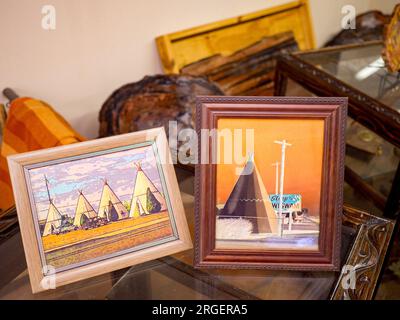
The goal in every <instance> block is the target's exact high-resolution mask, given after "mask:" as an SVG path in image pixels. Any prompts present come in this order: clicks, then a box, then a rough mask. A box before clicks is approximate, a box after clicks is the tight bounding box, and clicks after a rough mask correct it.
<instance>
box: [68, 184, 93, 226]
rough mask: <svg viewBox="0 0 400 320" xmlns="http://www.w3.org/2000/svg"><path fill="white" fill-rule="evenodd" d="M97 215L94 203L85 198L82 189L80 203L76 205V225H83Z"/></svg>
mask: <svg viewBox="0 0 400 320" xmlns="http://www.w3.org/2000/svg"><path fill="white" fill-rule="evenodd" d="M96 217H97V214H96V211H94V209H93V207H92V205H91V204H90V203H89V201H88V200H87V199H86V198H85V196H84V195H83V194H82V191H81V192H80V194H79V198H78V204H77V205H76V210H75V218H74V225H75V226H77V227H81V226H82V225H83V224H84V223H85V221H87V220H90V219H93V218H96Z"/></svg>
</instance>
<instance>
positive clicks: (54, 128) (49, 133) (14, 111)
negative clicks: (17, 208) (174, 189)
mask: <svg viewBox="0 0 400 320" xmlns="http://www.w3.org/2000/svg"><path fill="white" fill-rule="evenodd" d="M84 140H86V139H85V138H84V137H82V136H81V135H79V134H78V133H77V132H76V131H75V130H74V129H73V128H72V127H71V126H70V125H69V124H68V122H67V121H66V120H65V119H64V118H63V117H62V116H61V115H59V114H58V113H57V112H55V111H54V109H53V108H52V107H51V106H49V105H48V104H46V103H45V102H43V101H40V100H36V99H32V98H18V99H16V100H14V101H13V102H12V103H11V106H10V110H9V113H8V116H7V121H6V124H5V127H4V131H3V142H2V145H1V152H0V217H1V212H4V211H5V210H7V209H9V208H10V207H12V206H13V205H14V197H13V192H12V187H11V180H10V175H9V172H8V165H7V156H9V155H12V154H16V153H21V152H27V151H33V150H39V149H45V148H51V147H55V146H60V145H65V144H71V143H75V142H80V141H84Z"/></svg>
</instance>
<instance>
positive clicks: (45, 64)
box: [0, 0, 397, 138]
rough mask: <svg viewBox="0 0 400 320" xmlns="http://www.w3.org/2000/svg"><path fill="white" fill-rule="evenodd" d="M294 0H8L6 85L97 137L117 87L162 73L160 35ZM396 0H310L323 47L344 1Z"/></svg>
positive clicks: (0, 28)
mask: <svg viewBox="0 0 400 320" xmlns="http://www.w3.org/2000/svg"><path fill="white" fill-rule="evenodd" d="M289 1H290V0H268V1H267V0H201V1H200V0H145V1H142V0H45V1H43V0H0V37H1V38H0V90H3V88H4V87H7V86H9V87H11V88H13V89H15V90H16V91H17V92H18V93H19V94H20V95H28V96H33V97H38V98H40V99H43V100H45V101H47V102H48V103H50V104H52V105H53V106H54V107H55V108H56V109H57V110H58V111H59V112H60V113H61V114H62V115H63V116H64V117H66V118H67V120H69V121H70V122H71V123H72V125H73V126H74V127H75V128H76V129H77V130H78V131H79V132H80V133H82V134H84V135H86V136H87V137H90V138H93V137H96V135H97V131H98V121H97V115H98V111H99V109H100V107H101V104H102V103H103V102H104V101H105V99H106V98H107V97H108V96H109V95H110V94H111V92H112V91H113V90H115V89H117V88H118V87H119V86H121V85H123V84H125V83H128V82H134V81H137V80H140V79H141V78H142V77H143V76H144V75H146V74H154V73H159V72H161V66H160V62H159V59H158V55H157V51H156V47H155V43H154V38H155V37H156V36H158V35H160V34H164V33H169V32H174V31H178V30H181V29H186V28H189V27H193V26H197V25H200V24H204V23H208V22H213V21H216V20H220V19H223V18H229V17H233V16H236V15H239V14H242V13H249V12H252V11H256V10H260V9H264V8H267V7H271V6H274V5H277V4H282V3H285V2H289ZM396 2H397V1H394V0H336V1H334V0H310V4H311V13H312V18H313V24H314V32H315V38H316V41H317V45H318V46H320V45H322V44H323V43H324V42H325V41H326V40H327V39H328V38H329V37H330V36H331V35H332V34H334V33H336V32H337V31H338V30H340V21H341V17H342V13H341V8H342V6H343V5H345V4H353V5H354V6H355V7H356V9H357V12H363V11H366V10H370V9H377V8H380V9H382V10H383V11H385V12H389V11H391V8H392V7H393V6H394V4H395V3H396ZM45 4H51V5H54V6H55V8H56V13H57V20H56V21H57V25H56V30H54V31H46V30H43V29H42V28H41V19H42V14H41V8H42V6H43V5H45ZM2 100H4V99H3V97H1V98H0V101H2ZM4 101H5V100H4Z"/></svg>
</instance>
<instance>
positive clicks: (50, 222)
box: [43, 201, 62, 237]
mask: <svg viewBox="0 0 400 320" xmlns="http://www.w3.org/2000/svg"><path fill="white" fill-rule="evenodd" d="M61 220H62V216H61V213H60V212H59V211H58V209H57V208H56V206H55V205H54V204H53V202H52V201H50V206H49V211H48V213H47V219H46V224H45V225H44V230H43V237H44V236H47V235H49V234H52V233H53V232H54V230H55V229H58V228H59V227H60V226H61Z"/></svg>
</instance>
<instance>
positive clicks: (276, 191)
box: [272, 161, 279, 195]
mask: <svg viewBox="0 0 400 320" xmlns="http://www.w3.org/2000/svg"><path fill="white" fill-rule="evenodd" d="M272 166H273V167H275V194H276V195H277V194H278V192H279V191H278V188H279V181H278V177H279V162H278V161H277V162H274V163H273V164H272Z"/></svg>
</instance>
